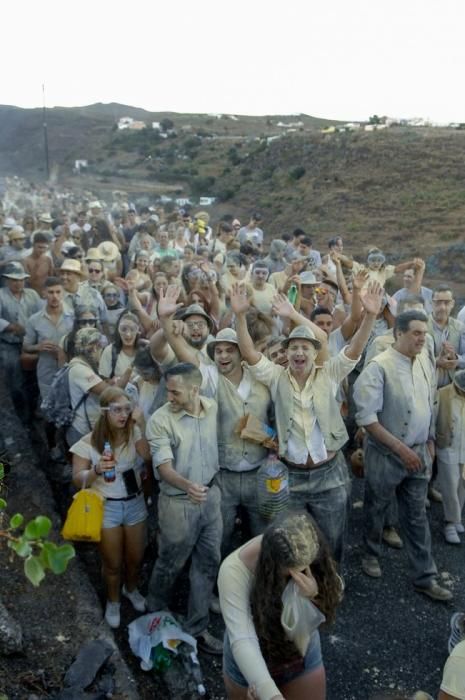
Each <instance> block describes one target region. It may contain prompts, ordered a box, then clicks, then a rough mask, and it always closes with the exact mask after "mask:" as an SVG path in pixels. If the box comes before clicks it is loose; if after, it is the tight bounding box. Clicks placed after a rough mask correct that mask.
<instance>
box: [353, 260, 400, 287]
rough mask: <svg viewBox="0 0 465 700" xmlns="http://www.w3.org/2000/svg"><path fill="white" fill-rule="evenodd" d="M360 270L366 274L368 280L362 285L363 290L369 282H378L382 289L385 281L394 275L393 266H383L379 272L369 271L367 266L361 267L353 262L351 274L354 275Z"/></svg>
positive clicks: (394, 269)
mask: <svg viewBox="0 0 465 700" xmlns="http://www.w3.org/2000/svg"><path fill="white" fill-rule="evenodd" d="M360 270H364V271H365V272H368V279H367V280H366V281H365V283H364V285H363V289H365V287H366V286H367V285H368V284H369V283H370V282H378V283H379V284H380V285H381V286H382V287H384V285H385V284H386V280H388V279H391V277H394V275H395V274H396V268H395V266H394V265H383V267H382V268H381V269H379V270H370V268H369V267H368V265H362V264H361V263H358V262H355V261H354V264H353V267H352V274H354V275H356V274H357V273H358V272H360Z"/></svg>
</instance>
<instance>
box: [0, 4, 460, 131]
mask: <svg viewBox="0 0 465 700" xmlns="http://www.w3.org/2000/svg"><path fill="white" fill-rule="evenodd" d="M464 27H465V1H464V0H384V2H383V1H382V0H381V1H379V0H378V1H376V0H375V1H373V0H326V2H324V1H322V0H319V1H318V2H315V1H314V0H301V1H299V0H272V2H269V1H265V0H263V1H262V0H234V1H233V2H225V0H223V1H222V2H221V1H220V0H216V1H215V2H214V1H213V0H178V1H177V2H176V0H175V1H174V2H173V1H170V0H158V1H154V0H147V1H143V0H127V2H121V0H111V1H109V0H93V1H89V0H80V1H79V2H77V3H76V2H70V1H69V0H68V2H63V0H61V1H60V2H58V1H56V0H39V1H38V2H36V1H35V0H28V1H24V0H15V2H14V3H12V2H8V3H5V4H4V7H3V22H2V36H1V39H0V60H1V65H2V66H3V69H4V70H3V71H2V78H1V80H0V103H1V104H15V105H19V106H21V107H34V106H40V105H41V102H42V88H41V86H42V83H43V82H45V85H46V96H47V104H48V105H49V106H53V105H63V106H76V105H85V104H91V103H93V102H121V103H125V104H130V105H134V106H138V107H144V108H146V109H150V110H153V111H165V110H171V111H177V112H229V113H237V114H289V113H300V112H304V113H306V114H311V115H314V116H321V117H328V118H333V119H367V118H368V116H369V115H371V114H374V113H377V114H380V115H382V114H388V115H390V116H410V117H412V116H423V117H430V118H432V119H434V120H437V121H465V97H464V94H463V80H464V72H465V40H464ZM5 69H6V70H5Z"/></svg>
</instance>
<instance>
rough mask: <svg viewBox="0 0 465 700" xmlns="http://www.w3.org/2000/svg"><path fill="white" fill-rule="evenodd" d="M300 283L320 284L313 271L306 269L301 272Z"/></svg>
mask: <svg viewBox="0 0 465 700" xmlns="http://www.w3.org/2000/svg"><path fill="white" fill-rule="evenodd" d="M299 278H300V284H318V282H317V280H316V277H315V275H314V274H313V272H310V271H308V270H306V271H305V272H301V273H300V274H299Z"/></svg>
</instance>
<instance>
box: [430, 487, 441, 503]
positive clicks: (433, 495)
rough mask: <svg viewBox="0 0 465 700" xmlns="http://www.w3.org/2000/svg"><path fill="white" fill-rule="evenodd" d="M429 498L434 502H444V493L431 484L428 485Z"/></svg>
mask: <svg viewBox="0 0 465 700" xmlns="http://www.w3.org/2000/svg"><path fill="white" fill-rule="evenodd" d="M428 498H429V500H430V501H433V503H442V493H441V492H440V491H438V490H437V489H435V488H434V486H431V485H430V486H429V487H428Z"/></svg>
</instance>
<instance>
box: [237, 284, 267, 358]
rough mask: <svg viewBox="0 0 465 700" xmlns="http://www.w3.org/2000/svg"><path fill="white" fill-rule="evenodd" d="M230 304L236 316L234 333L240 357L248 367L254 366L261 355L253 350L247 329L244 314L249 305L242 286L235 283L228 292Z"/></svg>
mask: <svg viewBox="0 0 465 700" xmlns="http://www.w3.org/2000/svg"><path fill="white" fill-rule="evenodd" d="M230 303H231V309H232V311H233V313H234V314H235V316H236V332H237V339H238V341H239V349H240V351H241V355H242V357H243V359H244V360H245V361H246V362H247V363H248V364H249V365H256V364H257V362H259V360H260V358H261V353H259V352H258V351H257V350H256V349H255V346H254V344H253V340H252V338H251V337H250V333H249V329H248V328H247V319H246V314H247V311H248V310H249V308H250V304H249V300H248V299H247V293H246V290H245V285H244V284H238V283H237V282H236V283H235V284H233V286H232V288H231V292H230Z"/></svg>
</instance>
